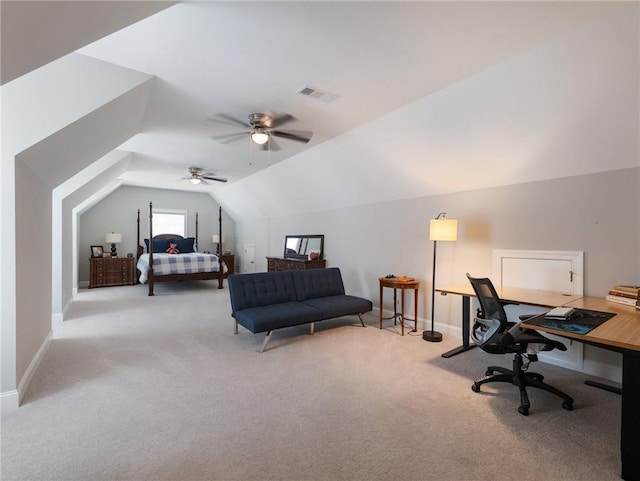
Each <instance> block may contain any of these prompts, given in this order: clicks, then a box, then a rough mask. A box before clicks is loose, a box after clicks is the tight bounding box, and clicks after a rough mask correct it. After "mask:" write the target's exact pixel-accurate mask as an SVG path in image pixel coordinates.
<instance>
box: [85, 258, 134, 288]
mask: <svg viewBox="0 0 640 481" xmlns="http://www.w3.org/2000/svg"><path fill="white" fill-rule="evenodd" d="M134 261H135V259H134V258H133V257H92V258H90V259H89V289H92V288H94V287H111V286H129V285H131V286H132V285H133V284H135V276H134V275H133V273H134Z"/></svg>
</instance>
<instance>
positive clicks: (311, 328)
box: [309, 322, 315, 336]
mask: <svg viewBox="0 0 640 481" xmlns="http://www.w3.org/2000/svg"><path fill="white" fill-rule="evenodd" d="M314 326H315V324H314V323H313V322H312V323H311V324H309V335H310V336H313V333H314Z"/></svg>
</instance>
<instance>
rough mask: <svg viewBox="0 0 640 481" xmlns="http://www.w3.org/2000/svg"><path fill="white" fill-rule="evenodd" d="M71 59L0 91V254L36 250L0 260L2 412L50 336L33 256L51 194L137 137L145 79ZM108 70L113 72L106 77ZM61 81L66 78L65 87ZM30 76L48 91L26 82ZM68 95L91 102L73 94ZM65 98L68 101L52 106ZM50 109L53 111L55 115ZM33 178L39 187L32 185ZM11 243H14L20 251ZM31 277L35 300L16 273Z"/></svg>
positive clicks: (43, 272) (44, 270)
mask: <svg viewBox="0 0 640 481" xmlns="http://www.w3.org/2000/svg"><path fill="white" fill-rule="evenodd" d="M71 58H72V60H69V59H64V60H62V61H61V63H62V64H67V65H68V66H69V69H70V70H69V71H67V72H66V74H65V73H63V72H62V71H61V70H59V68H58V67H59V66H58V65H53V64H50V65H48V66H46V67H44V68H42V69H39V70H37V71H36V72H32V73H31V74H28V75H26V76H25V77H24V78H21V79H19V80H16V81H14V82H11V83H9V84H7V85H5V86H3V87H2V94H3V104H2V125H3V129H2V164H1V167H0V171H1V176H0V182H1V183H2V190H1V192H0V198H1V199H0V200H1V213H2V233H3V250H4V251H5V252H18V250H20V252H22V253H23V254H24V252H26V250H25V249H27V247H31V248H33V247H37V248H33V249H31V250H30V252H31V255H20V256H18V255H16V256H15V257H14V256H8V255H3V256H2V257H1V258H0V265H1V267H2V269H1V272H0V277H1V279H0V288H1V289H0V291H1V292H0V297H1V300H2V302H1V308H2V309H1V312H0V313H1V315H2V393H3V397H2V401H3V405H5V400H7V403H8V404H7V405H8V406H15V405H17V398H18V397H19V395H21V394H20V393H18V392H17V388H18V387H19V386H20V385H21V384H20V383H23V385H24V383H25V382H26V380H27V379H26V378H25V375H26V377H27V378H28V372H27V370H28V369H30V366H31V365H32V361H33V360H35V359H36V357H37V355H38V353H39V352H41V348H42V347H43V346H44V344H45V343H46V339H47V337H48V334H47V335H43V333H42V332H41V327H42V326H43V325H44V324H46V325H48V327H49V330H48V331H47V332H50V331H51V322H52V312H51V306H52V294H51V293H52V270H51V269H52V263H51V261H49V262H47V263H46V264H47V265H46V266H45V267H43V266H42V264H43V262H42V257H41V256H34V255H33V253H34V252H42V250H43V246H44V250H45V251H46V256H47V257H49V256H50V254H51V246H52V217H51V216H52V195H53V194H52V189H53V188H54V187H56V186H58V185H60V184H62V183H63V182H64V181H65V180H67V179H68V178H69V177H71V176H73V175H74V174H76V173H77V171H78V170H81V169H82V168H83V167H86V166H87V165H89V164H91V163H93V162H94V161H96V160H97V159H99V158H100V157H101V156H102V155H104V154H105V153H106V152H108V151H110V150H113V149H115V148H116V147H117V146H118V145H119V144H121V143H122V142H123V141H124V140H126V139H127V138H129V137H131V136H132V135H134V134H135V133H137V131H139V129H140V125H141V121H142V118H143V115H144V111H145V106H146V102H147V101H148V97H149V93H150V88H151V82H150V80H151V79H152V77H150V76H148V75H144V74H140V73H138V72H129V75H127V71H126V69H123V68H121V67H114V66H110V65H109V64H106V63H104V62H96V61H95V60H93V59H87V58H86V57H83V56H78V55H72V56H71ZM54 63H56V62H54ZM112 70H115V71H117V72H118V73H117V74H115V75H110V73H113V71H112ZM32 75H33V77H32ZM65 75H68V76H69V82H68V83H65V81H64V76H65ZM27 77H28V78H27ZM35 77H37V78H39V79H40V82H43V85H46V86H48V87H51V88H50V89H49V88H42V86H41V85H40V84H39V83H38V82H33V81H32V78H35ZM78 79H81V80H82V82H80V83H79V82H78ZM109 80H111V82H109ZM83 82H84V83H83ZM105 82H106V83H105ZM73 89H76V90H77V91H83V92H86V93H87V95H88V96H89V97H91V98H90V99H87V98H85V97H84V96H82V95H75V94H76V93H77V91H74V90H73ZM5 93H10V95H9V94H7V95H5ZM65 97H66V98H68V99H76V100H75V101H72V100H67V101H66V102H60V99H61V98H65ZM6 98H8V99H9V101H8V102H6V101H5V99H6ZM101 102H102V103H101ZM51 109H58V110H59V112H58V113H59V114H60V116H59V117H56V116H55V115H54V113H53V111H52V110H51ZM60 109H61V110H60ZM81 120H85V121H84V122H83V121H81ZM65 122H69V124H68V125H67V124H66V123H65ZM5 126H7V127H8V128H5ZM68 160H69V161H70V162H68V163H67V162H66V161H68ZM65 166H66V167H65ZM74 169H75V170H74ZM27 174H28V175H27ZM33 176H36V177H38V179H39V180H38V181H37V182H36V181H35V179H32V177H33ZM14 179H15V180H14ZM43 186H47V187H46V192H47V195H46V202H43V203H42V204H41V205H40V208H39V210H37V212H38V214H37V215H34V213H33V212H32V211H35V210H36V209H35V208H32V207H31V206H32V204H31V203H29V202H27V199H26V198H25V196H28V195H30V189H32V190H33V194H32V200H33V202H35V201H36V200H37V199H41V197H42V195H41V194H42V192H43V189H45V187H43ZM34 205H35V204H34ZM60 222H62V219H60ZM31 231H34V232H40V234H39V235H38V236H36V237H38V239H42V240H44V241H46V242H44V241H41V242H43V243H42V245H41V244H38V245H37V246H34V245H32V244H33V243H23V241H22V237H23V236H24V235H25V233H26V232H31ZM16 239H20V246H18V245H16ZM34 242H35V241H34ZM34 272H39V273H40V274H39V277H38V282H37V283H35V285H34V286H33V288H34V289H37V291H38V292H39V295H38V297H37V298H36V299H35V301H34V298H32V297H29V296H27V295H25V292H29V290H28V289H26V288H27V287H28V285H27V284H25V283H24V282H23V283H22V284H21V283H20V280H21V279H22V277H20V276H24V275H25V274H23V273H31V275H33V273H34ZM42 277H44V278H46V279H47V280H46V281H44V280H43V279H42ZM23 288H24V289H26V290H25V291H24V292H23V291H21V289H23ZM45 291H46V292H45ZM34 304H36V305H37V306H39V307H36V306H34ZM44 305H46V307H43V306H44ZM45 313H46V314H45ZM43 316H44V317H43ZM36 345H37V346H38V347H37V348H36V347H35V346H36ZM23 392H24V391H23ZM6 393H8V394H6Z"/></svg>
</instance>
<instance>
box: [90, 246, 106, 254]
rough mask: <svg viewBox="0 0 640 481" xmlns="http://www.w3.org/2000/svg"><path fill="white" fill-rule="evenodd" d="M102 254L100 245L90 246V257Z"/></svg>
mask: <svg viewBox="0 0 640 481" xmlns="http://www.w3.org/2000/svg"><path fill="white" fill-rule="evenodd" d="M103 254H104V251H103V249H102V246H91V257H102V256H103Z"/></svg>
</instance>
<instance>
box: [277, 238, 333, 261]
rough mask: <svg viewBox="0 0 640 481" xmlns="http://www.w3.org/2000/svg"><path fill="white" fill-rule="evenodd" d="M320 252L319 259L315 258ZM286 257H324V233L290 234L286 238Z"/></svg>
mask: <svg viewBox="0 0 640 481" xmlns="http://www.w3.org/2000/svg"><path fill="white" fill-rule="evenodd" d="M316 252H317V253H318V257H317V259H313V258H314V257H315V255H313V254H312V253H316ZM284 257H285V258H287V259H313V260H318V259H323V258H324V235H288V236H285V239H284Z"/></svg>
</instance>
